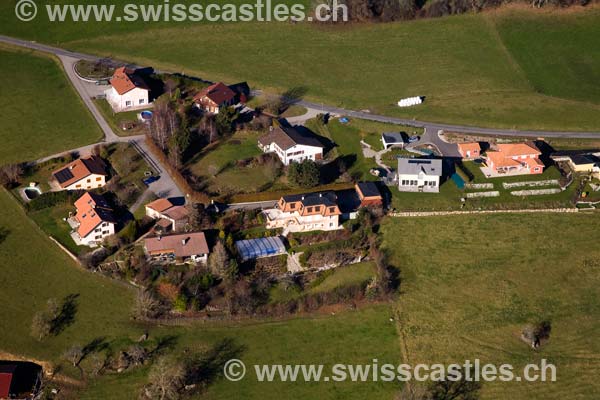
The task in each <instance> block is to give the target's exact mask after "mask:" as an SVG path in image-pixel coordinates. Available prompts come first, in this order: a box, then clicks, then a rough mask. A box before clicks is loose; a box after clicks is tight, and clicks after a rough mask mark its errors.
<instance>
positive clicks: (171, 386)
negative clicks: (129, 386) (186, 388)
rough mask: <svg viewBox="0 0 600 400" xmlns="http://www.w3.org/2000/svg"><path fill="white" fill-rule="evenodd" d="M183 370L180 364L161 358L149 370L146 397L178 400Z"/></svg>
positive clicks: (182, 381) (182, 380)
mask: <svg viewBox="0 0 600 400" xmlns="http://www.w3.org/2000/svg"><path fill="white" fill-rule="evenodd" d="M184 378H185V368H184V366H183V364H182V363H181V362H178V361H176V360H174V359H172V358H168V357H161V358H159V359H158V360H157V361H156V363H154V365H153V366H152V369H150V373H149V374H148V381H149V382H150V383H149V385H148V387H147V388H146V393H147V394H148V395H149V396H148V397H151V398H157V399H160V400H172V399H178V398H179V396H180V391H181V389H182V387H183V383H184Z"/></svg>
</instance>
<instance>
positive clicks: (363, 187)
mask: <svg viewBox="0 0 600 400" xmlns="http://www.w3.org/2000/svg"><path fill="white" fill-rule="evenodd" d="M356 186H358V188H359V189H360V192H361V193H362V194H363V196H365V197H377V196H381V193H379V189H378V188H377V185H376V184H375V183H373V182H358V183H357V184H356Z"/></svg>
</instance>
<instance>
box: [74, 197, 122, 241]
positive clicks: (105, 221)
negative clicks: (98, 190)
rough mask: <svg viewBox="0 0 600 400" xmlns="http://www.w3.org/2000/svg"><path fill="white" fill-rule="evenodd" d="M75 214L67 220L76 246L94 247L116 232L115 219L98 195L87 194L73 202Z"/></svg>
mask: <svg viewBox="0 0 600 400" xmlns="http://www.w3.org/2000/svg"><path fill="white" fill-rule="evenodd" d="M75 208H76V209H77V213H76V214H75V217H73V218H71V219H70V220H69V223H70V224H71V226H72V227H73V228H74V232H73V233H72V234H71V236H72V237H73V240H75V243H77V244H78V245H84V246H90V247H95V246H97V245H99V244H100V243H102V241H103V240H104V239H105V238H107V237H108V236H110V235H114V234H115V232H116V225H117V219H116V218H115V216H114V214H113V210H112V208H111V207H110V205H109V204H108V202H107V201H106V199H104V197H102V196H101V195H99V194H94V193H90V192H87V193H85V194H84V195H83V196H81V197H80V198H79V199H78V200H77V201H76V202H75Z"/></svg>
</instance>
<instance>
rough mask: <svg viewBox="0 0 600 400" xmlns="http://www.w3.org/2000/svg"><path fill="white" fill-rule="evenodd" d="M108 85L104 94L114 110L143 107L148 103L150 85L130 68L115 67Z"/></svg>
mask: <svg viewBox="0 0 600 400" xmlns="http://www.w3.org/2000/svg"><path fill="white" fill-rule="evenodd" d="M110 85H111V87H110V89H107V90H106V91H105V95H106V100H107V101H108V103H109V104H110V106H111V107H112V109H113V110H114V111H115V112H121V111H128V110H135V109H139V108H145V107H148V105H149V104H150V87H149V86H148V85H147V84H146V82H145V81H144V79H142V77H140V76H139V75H137V74H136V72H135V70H133V69H131V68H126V67H121V68H117V69H116V70H115V72H114V74H113V76H112V78H111V79H110Z"/></svg>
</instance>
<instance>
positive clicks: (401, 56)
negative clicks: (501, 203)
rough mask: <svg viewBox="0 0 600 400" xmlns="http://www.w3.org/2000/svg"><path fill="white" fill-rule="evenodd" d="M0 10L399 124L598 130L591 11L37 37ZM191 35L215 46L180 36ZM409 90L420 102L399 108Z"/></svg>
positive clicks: (161, 62)
mask: <svg viewBox="0 0 600 400" xmlns="http://www.w3.org/2000/svg"><path fill="white" fill-rule="evenodd" d="M7 3H8V4H7ZM7 3H4V4H3V5H1V6H0V11H1V10H2V9H3V8H7V10H5V11H3V12H1V13H0V15H2V18H3V19H4V20H5V23H4V24H2V23H0V26H2V28H0V33H3V34H8V35H15V36H20V37H25V38H28V39H34V40H40V41H44V42H48V43H51V44H58V45H60V46H63V47H67V48H69V49H73V50H80V51H84V52H92V53H96V54H100V55H104V56H113V57H116V58H119V59H125V60H129V61H132V62H137V63H139V64H147V65H151V66H154V67H157V68H161V69H166V70H173V71H177V72H183V73H186V74H190V75H197V76H200V77H202V78H205V79H210V80H224V81H226V82H235V81H241V80H245V81H248V82H249V83H250V84H251V86H252V87H254V88H261V89H264V90H268V91H278V92H284V91H286V90H289V89H292V88H302V89H303V90H304V91H306V98H308V99H311V100H314V101H318V102H320V101H323V102H326V103H328V104H334V105H338V106H344V107H349V108H354V109H369V110H371V111H372V112H379V113H384V114H389V115H395V116H401V117H405V118H418V119H423V120H431V121H440V122H442V121H443V122H454V123H461V124H468V125H484V126H495V127H505V128H515V127H516V128H531V129H542V128H543V129H549V130H558V129H570V130H598V128H599V127H600V113H599V112H598V111H600V97H599V96H600V83H599V82H600V79H598V70H600V68H598V65H599V64H600V59H599V57H600V56H598V54H600V47H599V46H600V45H599V44H598V43H599V42H598V41H597V40H596V38H597V37H598V35H599V34H600V30H599V29H600V28H599V26H600V24H598V19H599V18H600V8H598V7H597V6H590V7H587V8H584V9H570V10H569V11H566V12H559V11H558V10H550V9H546V10H541V11H535V10H530V9H525V8H523V7H509V8H503V9H500V10H497V11H491V12H486V13H481V14H476V15H461V16H453V17H447V18H439V19H424V20H416V21H407V22H397V23H388V24H354V25H348V26H338V27H332V26H319V25H314V24H308V23H301V24H287V23H229V24H207V23H196V24H189V23H183V24H181V25H174V24H167V23H154V24H149V25H145V26H144V25H143V24H139V23H132V24H108V23H104V24H86V25H85V27H84V26H83V25H81V24H79V25H77V24H73V23H66V24H61V25H60V26H56V27H55V25H53V29H52V30H43V29H42V28H43V26H44V23H43V22H40V24H39V25H36V27H35V28H31V27H29V26H27V27H26V26H24V25H25V24H22V23H17V22H16V21H13V19H14V17H13V16H12V8H11V2H10V1H9V2H7ZM117 3H119V2H117ZM9 8H10V10H9ZM1 21H2V19H0V22H1ZM190 37H210V38H211V40H205V41H204V40H188V39H182V38H190ZM240 38H245V40H240ZM415 95H422V96H426V97H427V99H426V102H425V103H424V104H423V105H421V106H418V107H414V108H409V109H399V108H398V107H397V106H395V104H396V102H397V101H398V99H400V98H403V97H408V96H415Z"/></svg>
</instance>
